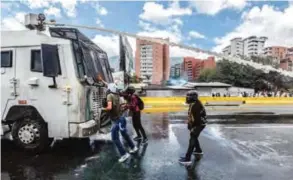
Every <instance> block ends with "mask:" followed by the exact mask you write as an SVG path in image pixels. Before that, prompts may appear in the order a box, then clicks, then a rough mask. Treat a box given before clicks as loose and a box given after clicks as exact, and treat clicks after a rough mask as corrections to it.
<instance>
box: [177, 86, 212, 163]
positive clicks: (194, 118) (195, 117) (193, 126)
mask: <svg viewBox="0 0 293 180" xmlns="http://www.w3.org/2000/svg"><path fill="white" fill-rule="evenodd" d="M186 103H187V104H189V110H188V123H187V124H188V125H187V128H188V130H189V131H190V139H189V146H188V149H187V152H186V155H185V156H184V157H181V158H180V159H179V163H181V164H184V165H190V164H191V155H192V152H193V150H194V149H195V151H194V152H193V153H194V154H195V155H202V154H203V152H202V149H201V147H200V144H199V141H198V137H199V135H200V133H201V131H202V130H203V129H204V128H205V126H206V123H207V118H206V111H205V108H204V106H203V105H202V103H201V102H200V100H199V99H198V93H197V91H195V90H192V91H189V92H188V93H187V96H186Z"/></svg>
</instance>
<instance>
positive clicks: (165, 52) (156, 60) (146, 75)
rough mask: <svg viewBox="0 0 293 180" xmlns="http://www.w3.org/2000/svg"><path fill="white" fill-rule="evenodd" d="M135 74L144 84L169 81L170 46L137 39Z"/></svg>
mask: <svg viewBox="0 0 293 180" xmlns="http://www.w3.org/2000/svg"><path fill="white" fill-rule="evenodd" d="M135 73H136V75H137V76H139V77H141V78H142V79H143V82H144V83H151V84H161V83H162V81H165V80H168V79H169V75H170V57H169V46H168V45H162V44H158V43H152V42H149V41H144V40H140V39H136V52H135Z"/></svg>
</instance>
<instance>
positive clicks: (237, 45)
mask: <svg viewBox="0 0 293 180" xmlns="http://www.w3.org/2000/svg"><path fill="white" fill-rule="evenodd" d="M230 47H231V50H230V51H231V54H233V55H243V41H242V38H239V37H238V38H234V39H231V45H230Z"/></svg>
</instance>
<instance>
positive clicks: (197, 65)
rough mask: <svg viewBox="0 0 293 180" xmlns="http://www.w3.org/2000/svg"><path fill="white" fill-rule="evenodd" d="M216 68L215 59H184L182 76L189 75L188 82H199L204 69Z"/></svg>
mask: <svg viewBox="0 0 293 180" xmlns="http://www.w3.org/2000/svg"><path fill="white" fill-rule="evenodd" d="M214 68H216V61H215V58H214V57H212V56H211V57H208V59H203V60H202V59H198V58H194V57H184V58H183V64H182V74H185V75H187V78H188V81H194V80H197V79H198V78H199V76H200V73H201V71H202V70H203V69H214Z"/></svg>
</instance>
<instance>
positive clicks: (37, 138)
mask: <svg viewBox="0 0 293 180" xmlns="http://www.w3.org/2000/svg"><path fill="white" fill-rule="evenodd" d="M12 137H13V141H14V142H15V143H16V145H18V146H19V147H20V148H22V149H24V150H27V151H32V152H40V151H42V150H44V148H46V147H47V146H48V144H49V138H48V130H47V127H46V124H45V123H44V122H43V121H38V120H33V119H24V120H21V121H16V122H15V123H14V124H13V127H12Z"/></svg>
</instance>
